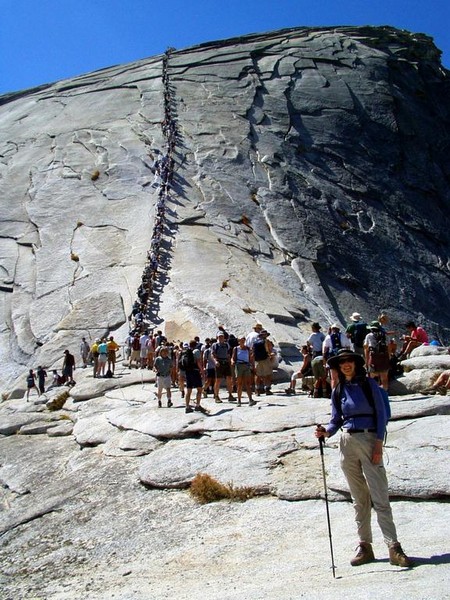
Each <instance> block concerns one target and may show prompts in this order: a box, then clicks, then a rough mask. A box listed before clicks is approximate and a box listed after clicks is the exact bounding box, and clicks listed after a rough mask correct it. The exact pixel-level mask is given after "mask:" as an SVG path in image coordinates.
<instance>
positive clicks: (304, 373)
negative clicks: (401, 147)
mask: <svg viewBox="0 0 450 600" xmlns="http://www.w3.org/2000/svg"><path fill="white" fill-rule="evenodd" d="M302 356H303V363H302V366H301V368H300V369H299V370H298V371H297V372H295V373H292V376H291V383H290V385H289V387H288V388H287V390H286V394H287V395H288V396H290V395H291V394H295V384H296V382H297V379H299V378H300V379H301V380H302V390H304V389H305V388H306V389H308V388H307V386H306V384H305V382H304V379H303V378H304V377H311V376H312V355H311V353H310V351H309V347H308V346H306V345H305V346H302Z"/></svg>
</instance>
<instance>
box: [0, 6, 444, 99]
mask: <svg viewBox="0 0 450 600" xmlns="http://www.w3.org/2000/svg"><path fill="white" fill-rule="evenodd" d="M321 25H392V26H394V27H398V28H400V29H408V30H409V31H414V32H421V33H427V34H428V35H430V36H432V37H433V38H434V41H435V44H436V45H437V46H438V48H440V49H441V50H442V51H443V56H442V62H443V64H444V66H446V67H447V68H450V34H449V30H450V0H428V2H425V1H424V0H222V1H217V0H210V1H208V0H192V1H189V0H0V94H3V93H6V92H11V91H17V90H21V89H26V88H30V87H34V86H37V85H40V84H43V83H50V82H53V81H57V80H60V79H65V78H68V77H73V76H75V75H81V74H83V73H88V72H91V71H95V70H97V69H101V68H104V67H109V66H112V65H116V64H123V63H128V62H132V61H134V60H138V59H140V58H145V57H148V56H153V55H155V54H160V53H162V52H164V50H165V49H166V48H167V47H168V46H173V47H175V48H177V49H181V48H186V47H188V46H192V45H194V44H199V43H202V42H207V41H212V40H219V39H224V38H228V37H233V36H236V35H243V34H247V33H254V32H264V31H271V30H274V29H281V28H284V27H300V26H311V27H312V26H321Z"/></svg>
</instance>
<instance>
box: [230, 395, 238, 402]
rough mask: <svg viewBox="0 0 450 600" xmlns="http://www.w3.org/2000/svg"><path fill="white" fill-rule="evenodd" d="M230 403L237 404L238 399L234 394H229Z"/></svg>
mask: <svg viewBox="0 0 450 600" xmlns="http://www.w3.org/2000/svg"><path fill="white" fill-rule="evenodd" d="M228 402H236V398H235V397H234V396H233V395H232V394H228Z"/></svg>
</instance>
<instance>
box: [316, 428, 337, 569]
mask: <svg viewBox="0 0 450 600" xmlns="http://www.w3.org/2000/svg"><path fill="white" fill-rule="evenodd" d="M318 427H320V425H318ZM324 443H325V442H324V439H323V437H320V438H319V447H320V458H321V461H322V476H323V487H324V490H325V506H326V509H327V523H328V536H329V538H330V553H331V568H332V569H333V577H334V578H336V568H335V566H334V555H333V540H332V537H331V523H330V511H329V508H328V492H327V477H326V474H325V459H324V456H323V445H324Z"/></svg>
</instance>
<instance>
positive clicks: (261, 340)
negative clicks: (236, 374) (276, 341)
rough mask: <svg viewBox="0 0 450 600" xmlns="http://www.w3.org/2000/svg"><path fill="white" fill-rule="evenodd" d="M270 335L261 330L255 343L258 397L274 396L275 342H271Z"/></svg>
mask: <svg viewBox="0 0 450 600" xmlns="http://www.w3.org/2000/svg"><path fill="white" fill-rule="evenodd" d="M269 335H270V333H269V332H268V331H266V330H265V329H261V331H260V332H259V335H258V338H257V339H256V340H255V341H254V342H253V356H254V358H255V364H256V367H255V373H256V376H255V388H256V395H257V396H260V395H261V394H262V393H264V391H265V393H266V396H272V394H273V392H272V390H271V386H272V374H273V365H272V356H273V354H274V353H273V342H272V341H271V340H269Z"/></svg>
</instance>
